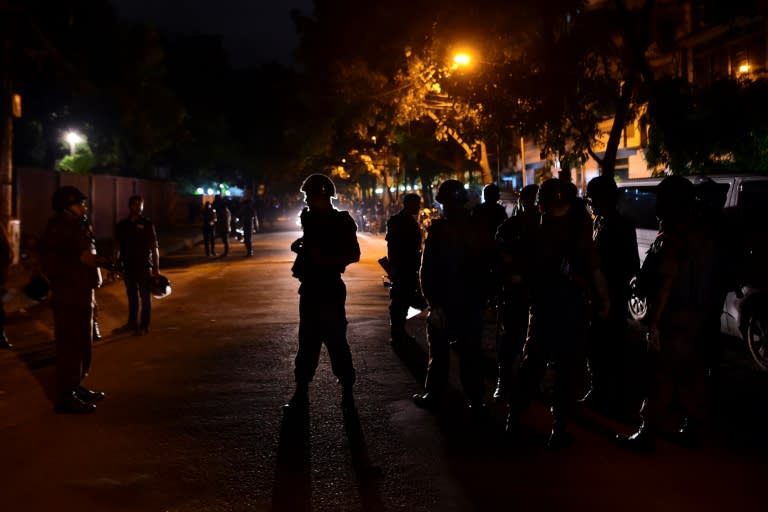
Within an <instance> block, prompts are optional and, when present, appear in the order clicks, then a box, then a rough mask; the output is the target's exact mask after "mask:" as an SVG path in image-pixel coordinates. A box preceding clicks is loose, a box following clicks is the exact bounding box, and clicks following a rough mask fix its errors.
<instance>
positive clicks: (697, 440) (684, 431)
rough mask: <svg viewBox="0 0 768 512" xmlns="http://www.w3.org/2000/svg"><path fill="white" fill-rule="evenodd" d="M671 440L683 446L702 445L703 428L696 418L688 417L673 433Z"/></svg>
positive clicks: (692, 447) (694, 446)
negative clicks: (701, 428)
mask: <svg viewBox="0 0 768 512" xmlns="http://www.w3.org/2000/svg"><path fill="white" fill-rule="evenodd" d="M671 441H672V442H673V443H675V444H677V445H678V446H682V447H683V448H689V449H695V448H699V447H700V446H701V443H702V441H701V430H700V429H699V427H698V424H697V423H696V421H695V420H693V419H692V418H690V417H687V418H685V419H684V420H683V424H682V426H681V427H680V428H679V429H678V430H677V431H676V432H675V433H674V434H672V438H671Z"/></svg>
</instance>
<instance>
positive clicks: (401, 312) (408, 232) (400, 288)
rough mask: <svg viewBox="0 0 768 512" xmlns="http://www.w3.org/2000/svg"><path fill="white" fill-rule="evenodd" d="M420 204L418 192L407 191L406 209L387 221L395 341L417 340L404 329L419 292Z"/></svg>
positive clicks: (391, 317) (393, 341) (393, 337)
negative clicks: (409, 192) (417, 216)
mask: <svg viewBox="0 0 768 512" xmlns="http://www.w3.org/2000/svg"><path fill="white" fill-rule="evenodd" d="M420 207H421V197H419V195H418V194H406V195H405V197H404V198H403V209H402V210H400V212H398V213H396V214H395V215H393V216H392V217H390V218H389V220H388V221H387V237H386V240H387V259H388V260H389V266H390V268H389V278H390V279H391V280H392V286H391V288H390V290H389V297H390V303H389V318H390V324H391V328H392V343H393V344H398V343H402V342H413V341H415V339H414V338H413V337H412V336H411V335H409V334H408V332H407V331H406V330H405V321H406V317H407V315H408V308H409V307H410V306H411V304H413V303H414V298H416V297H417V295H418V294H419V293H420V291H419V266H420V265H421V228H420V227H419V223H418V221H417V220H416V215H418V213H419V208H420Z"/></svg>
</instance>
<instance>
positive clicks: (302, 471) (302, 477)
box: [272, 409, 312, 512]
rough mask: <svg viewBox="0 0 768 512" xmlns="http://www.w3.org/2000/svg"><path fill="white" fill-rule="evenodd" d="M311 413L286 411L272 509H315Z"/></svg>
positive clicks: (291, 511) (304, 410) (277, 510)
mask: <svg viewBox="0 0 768 512" xmlns="http://www.w3.org/2000/svg"><path fill="white" fill-rule="evenodd" d="M310 457H311V450H310V437H309V410H308V409H303V410H295V411H290V412H289V411H286V412H285V413H284V414H283V423H282V425H281V427H280V444H279V446H278V449H277V464H276V467H275V484H274V487H273V489H272V510H273V511H275V512H279V511H286V512H289V511H290V512H293V511H310V510H312V464H311V460H310Z"/></svg>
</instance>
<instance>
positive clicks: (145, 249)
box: [115, 195, 160, 336]
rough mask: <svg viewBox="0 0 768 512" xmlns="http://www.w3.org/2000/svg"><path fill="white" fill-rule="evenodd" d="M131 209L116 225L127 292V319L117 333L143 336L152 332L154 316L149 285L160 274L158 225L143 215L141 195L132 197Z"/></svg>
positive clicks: (129, 203)
mask: <svg viewBox="0 0 768 512" xmlns="http://www.w3.org/2000/svg"><path fill="white" fill-rule="evenodd" d="M128 208H129V210H130V213H129V214H128V217H126V218H125V219H123V220H122V221H120V222H119V223H118V224H117V226H116V227H115V241H116V242H117V255H116V257H117V259H118V261H119V262H120V265H121V268H122V271H123V280H124V281H125V289H126V293H127V294H128V322H127V323H126V324H125V325H123V326H122V327H118V328H117V329H116V330H115V332H117V333H121V332H129V331H133V333H134V334H135V335H137V336H140V335H142V334H146V333H148V332H149V324H150V320H151V315H152V295H151V293H150V290H151V289H150V285H151V282H152V278H153V277H155V276H158V275H159V274H160V250H159V246H158V242H157V233H156V231H155V225H154V224H153V223H152V221H151V220H149V219H148V218H146V217H145V216H144V215H143V213H144V199H143V198H142V197H141V196H138V195H135V196H131V197H130V199H129V200H128ZM139 305H141V315H140V316H139Z"/></svg>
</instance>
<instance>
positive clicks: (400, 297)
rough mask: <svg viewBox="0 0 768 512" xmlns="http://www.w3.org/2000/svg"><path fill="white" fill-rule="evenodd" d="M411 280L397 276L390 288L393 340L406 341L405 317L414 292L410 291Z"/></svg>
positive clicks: (394, 341)
mask: <svg viewBox="0 0 768 512" xmlns="http://www.w3.org/2000/svg"><path fill="white" fill-rule="evenodd" d="M408 286H409V280H408V279H401V278H397V279H394V280H393V281H392V287H391V288H390V289H389V299H390V300H389V321H390V326H391V335H392V342H393V343H396V342H399V341H405V339H406V338H407V337H408V333H407V332H406V330H405V319H406V317H407V316H408V306H409V305H410V304H409V303H410V300H411V297H412V296H413V292H412V291H409V289H408Z"/></svg>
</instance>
